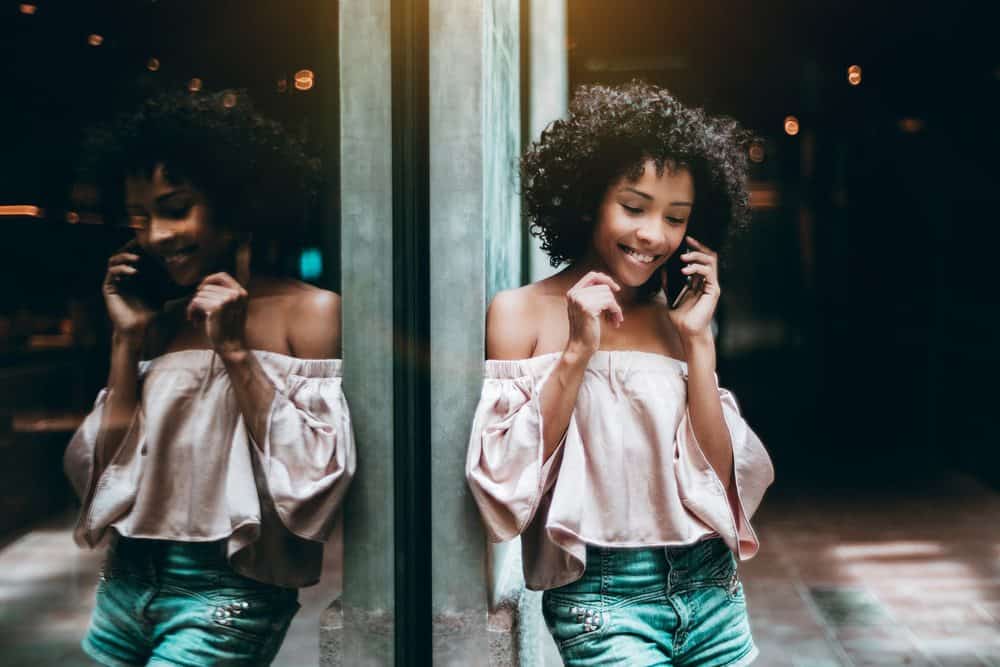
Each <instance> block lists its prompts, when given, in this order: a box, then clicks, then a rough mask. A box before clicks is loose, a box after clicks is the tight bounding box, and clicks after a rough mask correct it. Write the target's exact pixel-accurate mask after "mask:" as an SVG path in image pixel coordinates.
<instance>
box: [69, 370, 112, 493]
mask: <svg viewBox="0 0 1000 667" xmlns="http://www.w3.org/2000/svg"><path fill="white" fill-rule="evenodd" d="M107 400H108V390H107V389H101V391H100V392H98V394H97V400H95V401H94V407H93V408H91V410H90V412H89V413H88V414H87V416H86V417H84V419H83V422H82V423H81V424H80V426H79V427H78V428H77V429H76V432H75V433H74V434H73V437H72V439H70V441H69V445H68V446H67V447H66V452H65V454H63V472H65V473H66V477H67V479H69V483H70V485H71V486H72V487H73V490H74V491H75V492H76V495H77V497H78V498H80V500H85V499H86V497H87V495H89V491H90V487H91V486H92V484H93V482H94V480H93V476H94V453H95V451H96V449H97V438H98V435H99V434H100V431H101V420H102V419H103V418H104V405H105V404H106V403H107Z"/></svg>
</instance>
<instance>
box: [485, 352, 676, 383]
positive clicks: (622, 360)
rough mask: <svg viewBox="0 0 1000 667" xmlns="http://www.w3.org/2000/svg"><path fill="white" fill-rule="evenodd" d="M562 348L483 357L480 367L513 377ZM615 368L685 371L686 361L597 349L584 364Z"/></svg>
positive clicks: (542, 365) (550, 358) (540, 364)
mask: <svg viewBox="0 0 1000 667" xmlns="http://www.w3.org/2000/svg"><path fill="white" fill-rule="evenodd" d="M561 354H562V352H561V351H560V352H548V353H546V354H540V355H538V356H535V357H527V358H525V359H487V360H486V361H485V362H484V364H483V370H484V372H485V374H486V376H487V377H496V378H503V377H514V376H516V375H518V374H520V375H523V374H524V373H525V371H526V370H527V369H529V368H535V369H540V368H547V367H548V366H549V365H550V364H551V363H553V362H554V361H555V360H556V359H558V358H559V355H561ZM615 367H618V368H629V369H636V368H643V369H654V370H655V369H659V370H666V371H672V372H676V373H680V374H681V375H687V362H686V361H681V360H680V359H677V358H675V357H670V356H667V355H665V354H661V353H659V352H645V351H643V350H597V351H596V352H595V353H594V354H593V356H592V357H591V358H590V361H589V362H588V363H587V368H588V369H590V370H610V369H613V368H615Z"/></svg>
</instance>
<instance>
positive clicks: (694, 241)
mask: <svg viewBox="0 0 1000 667" xmlns="http://www.w3.org/2000/svg"><path fill="white" fill-rule="evenodd" d="M684 240H685V241H687V242H688V245H690V246H691V247H692V248H694V249H695V250H700V251H702V252H703V253H706V254H709V255H712V256H713V257H715V256H716V253H715V252H714V251H713V250H712V249H711V248H709V247H708V246H706V245H705V244H704V243H702V242H701V241H699V240H698V239H696V238H695V237H693V236H685V237H684Z"/></svg>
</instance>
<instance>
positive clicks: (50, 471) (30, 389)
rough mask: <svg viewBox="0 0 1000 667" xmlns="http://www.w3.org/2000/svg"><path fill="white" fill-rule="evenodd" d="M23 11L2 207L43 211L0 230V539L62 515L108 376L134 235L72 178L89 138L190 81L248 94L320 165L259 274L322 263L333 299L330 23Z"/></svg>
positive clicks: (130, 8) (9, 7)
mask: <svg viewBox="0 0 1000 667" xmlns="http://www.w3.org/2000/svg"><path fill="white" fill-rule="evenodd" d="M28 4H30V5H33V6H34V7H35V11H34V13H33V14H32V13H25V12H23V11H22V8H21V6H22V3H20V2H10V1H8V0H2V1H0V90H2V93H0V100H2V104H0V147H2V149H0V206H4V205H15V204H21V205H24V204H30V205H34V206H38V207H40V208H41V209H43V210H44V214H43V215H42V216H41V217H30V216H12V215H4V216H0V233H2V239H3V243H2V245H0V266H2V273H0V451H2V452H3V457H4V458H3V462H4V463H5V464H8V465H4V466H3V467H2V468H0V487H3V488H4V493H3V494H0V516H2V517H3V518H2V519H0V538H2V536H3V535H4V534H5V531H6V530H8V529H12V528H15V527H17V526H21V525H27V524H28V523H29V522H30V521H32V520H33V519H35V518H38V517H40V516H44V515H45V514H46V513H47V512H48V511H50V510H52V509H55V508H58V507H60V506H62V505H63V504H65V503H66V502H67V500H68V496H69V492H68V488H67V486H66V484H65V481H64V480H63V478H62V473H61V465H60V463H59V462H60V460H61V452H62V448H64V447H65V445H66V443H67V442H68V440H69V434H70V433H71V432H72V430H73V427H74V425H75V423H76V421H78V419H79V416H80V415H81V414H82V413H84V412H86V410H87V409H89V406H90V404H91V402H92V401H93V400H94V396H95V395H96V392H97V390H98V388H100V387H101V386H102V385H103V383H104V380H105V377H106V374H107V346H108V343H109V340H110V330H109V328H108V325H107V322H106V316H105V314H104V306H103V301H102V299H101V295H100V289H99V287H100V283H101V280H102V278H103V274H104V268H105V265H106V261H107V257H108V256H109V255H110V254H112V252H113V251H114V250H115V249H116V248H118V247H119V246H120V245H122V244H123V243H124V242H125V241H126V240H128V239H129V238H131V236H132V232H131V231H130V230H128V229H127V228H124V227H122V226H121V224H120V221H118V220H113V219H108V218H107V217H106V216H102V212H103V211H104V210H105V207H104V206H103V205H102V203H101V202H100V193H99V192H96V191H95V190H94V189H93V188H91V187H90V186H89V185H88V184H87V183H85V181H84V180H82V179H81V177H80V176H79V175H78V174H77V167H78V165H79V162H80V152H81V146H82V140H83V138H84V135H85V132H86V130H87V128H89V127H92V126H93V125H95V124H99V123H102V122H107V121H108V120H110V119H111V118H112V117H113V116H114V115H115V114H117V113H119V112H126V111H130V110H131V109H133V108H134V107H135V106H136V105H137V104H138V103H139V102H140V101H141V100H142V99H143V98H145V97H147V96H149V95H151V94H154V93H156V92H158V91H167V90H186V89H187V88H188V86H189V82H190V81H191V79H192V78H195V77H197V78H199V79H201V81H202V90H203V91H206V92H211V91H219V90H225V89H241V90H245V91H246V93H247V94H249V96H250V97H251V99H252V100H253V102H254V104H255V106H256V107H257V108H258V110H260V111H261V112H262V113H263V114H264V115H267V116H269V117H272V118H275V119H276V120H279V121H281V122H282V123H284V125H285V126H286V128H287V129H289V130H290V131H291V132H293V133H295V134H296V135H298V136H299V137H301V138H302V139H303V140H304V141H305V142H306V145H307V150H308V151H309V152H310V153H312V154H313V155H315V156H318V157H320V158H321V159H323V160H324V161H325V169H324V176H325V178H326V182H325V183H324V190H325V191H324V192H323V193H322V195H321V197H320V201H321V202H322V204H321V206H320V208H319V210H317V211H315V216H314V217H315V219H314V220H312V221H311V225H310V226H309V227H308V229H307V232H306V234H305V237H304V238H302V237H300V238H295V239H283V240H281V243H280V244H279V245H277V246H275V247H276V248H277V250H276V251H275V253H274V255H275V256H273V257H272V261H271V262H270V268H272V269H273V270H274V271H275V272H278V273H283V274H288V275H292V276H294V277H299V275H298V274H299V255H300V252H301V250H302V249H303V248H318V249H320V250H321V252H322V255H323V273H322V275H320V276H318V277H315V278H313V279H312V280H313V282H317V283H319V284H321V285H323V286H324V287H329V288H332V289H338V288H339V272H340V271H339V259H340V258H339V253H337V252H333V251H332V250H333V249H335V248H336V245H335V244H336V242H337V239H339V227H338V226H337V225H338V222H337V216H336V212H337V210H338V206H337V203H336V199H335V196H336V195H335V193H336V188H335V187H333V185H334V184H335V180H336V169H335V166H336V165H335V164H332V161H329V160H327V159H326V157H327V155H328V154H331V153H332V154H336V145H335V141H336V136H335V133H336V131H337V122H336V116H335V113H336V103H335V98H336V93H337V78H336V73H337V68H336V53H337V45H336V44H335V43H334V44H330V43H323V40H324V39H329V37H328V36H329V35H336V24H335V22H334V23H332V26H333V29H332V30H331V29H330V25H329V24H330V21H329V19H330V18H331V16H334V17H335V12H334V13H333V14H332V15H331V14H330V10H329V9H328V8H325V7H320V6H319V5H321V4H323V3H316V2H303V1H291V2H280V3H279V2H236V1H233V0H214V1H212V2H196V1H193V0H185V1H171V2H165V1H164V2H156V1H150V0H142V1H140V0H119V1H115V2H108V1H104V2H44V1H42V0H38V1H36V2H31V3H28ZM327 4H329V3H327ZM91 34H98V35H100V36H101V38H102V41H101V43H100V45H99V46H92V45H90V44H89V43H88V37H89V35H91ZM322 35H327V37H321V36H322ZM150 58H156V59H157V60H158V61H159V67H158V69H156V71H152V70H150V69H149V68H148V67H147V65H148V62H149V59H150ZM300 69H309V70H312V71H313V72H314V86H313V88H312V89H310V90H307V91H299V90H296V89H295V86H294V85H293V75H294V73H295V72H296V71H297V70H300ZM282 80H284V81H285V84H284V85H283V86H282V85H281V84H280V82H281V81H282ZM331 113H332V114H333V115H332V117H325V116H330V115H331ZM70 220H78V221H77V222H76V223H71V222H70ZM259 259H263V253H261V254H258V253H256V251H255V263H256V262H257V260H259ZM3 471H6V472H3Z"/></svg>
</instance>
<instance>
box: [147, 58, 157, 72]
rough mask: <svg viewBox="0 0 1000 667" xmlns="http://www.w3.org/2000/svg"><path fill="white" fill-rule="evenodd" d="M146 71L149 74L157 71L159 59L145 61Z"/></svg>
mask: <svg viewBox="0 0 1000 667" xmlns="http://www.w3.org/2000/svg"><path fill="white" fill-rule="evenodd" d="M146 69H148V70H149V71H150V72H156V71H159V69H160V59H159V58H150V59H149V60H147V61H146Z"/></svg>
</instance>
